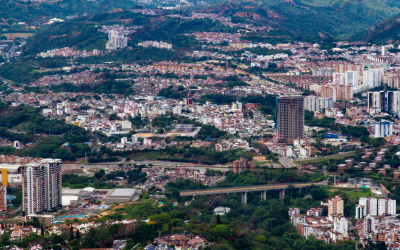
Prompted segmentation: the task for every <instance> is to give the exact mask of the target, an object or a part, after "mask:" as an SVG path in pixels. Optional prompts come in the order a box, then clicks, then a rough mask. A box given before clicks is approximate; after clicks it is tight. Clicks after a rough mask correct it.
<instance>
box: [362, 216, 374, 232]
mask: <svg viewBox="0 0 400 250" xmlns="http://www.w3.org/2000/svg"><path fill="white" fill-rule="evenodd" d="M374 231H375V218H374V217H372V216H371V215H367V217H365V218H364V222H363V233H364V234H369V233H372V232H374Z"/></svg>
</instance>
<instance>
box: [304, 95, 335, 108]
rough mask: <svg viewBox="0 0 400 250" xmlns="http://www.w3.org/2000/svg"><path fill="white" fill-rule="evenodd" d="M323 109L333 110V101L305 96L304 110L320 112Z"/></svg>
mask: <svg viewBox="0 0 400 250" xmlns="http://www.w3.org/2000/svg"><path fill="white" fill-rule="evenodd" d="M324 108H333V100H332V99H329V98H324V97H316V96H307V97H305V98H304V109H306V110H310V111H321V110H322V109H324Z"/></svg>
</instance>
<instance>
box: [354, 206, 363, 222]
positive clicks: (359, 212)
mask: <svg viewBox="0 0 400 250" xmlns="http://www.w3.org/2000/svg"><path fill="white" fill-rule="evenodd" d="M364 216H365V206H364V205H360V204H356V216H355V218H356V219H362V218H363V217H364Z"/></svg>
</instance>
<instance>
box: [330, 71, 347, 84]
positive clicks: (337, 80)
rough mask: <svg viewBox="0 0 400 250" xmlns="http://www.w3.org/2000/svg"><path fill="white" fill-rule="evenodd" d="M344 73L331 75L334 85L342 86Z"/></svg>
mask: <svg viewBox="0 0 400 250" xmlns="http://www.w3.org/2000/svg"><path fill="white" fill-rule="evenodd" d="M344 75H345V74H344V73H334V74H333V83H334V84H344V83H345V81H344Z"/></svg>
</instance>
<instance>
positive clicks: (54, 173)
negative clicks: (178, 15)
mask: <svg viewBox="0 0 400 250" xmlns="http://www.w3.org/2000/svg"><path fill="white" fill-rule="evenodd" d="M22 176H23V188H22V191H23V197H22V204H23V213H24V214H43V213H46V212H53V211H57V210H58V209H61V208H62V203H61V196H62V193H61V180H62V179H61V160H58V159H56V160H54V159H44V160H41V161H40V162H38V163H28V164H26V165H23V166H22Z"/></svg>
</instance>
